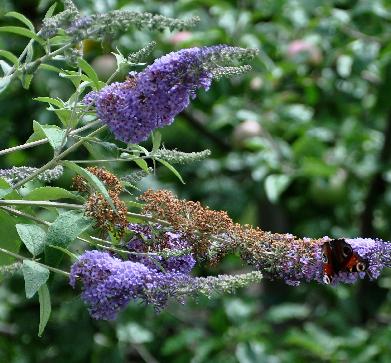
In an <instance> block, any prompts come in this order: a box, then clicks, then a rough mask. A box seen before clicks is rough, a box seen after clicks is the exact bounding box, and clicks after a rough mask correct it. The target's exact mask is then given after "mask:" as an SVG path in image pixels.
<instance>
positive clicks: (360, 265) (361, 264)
mask: <svg viewBox="0 0 391 363" xmlns="http://www.w3.org/2000/svg"><path fill="white" fill-rule="evenodd" d="M366 268H367V266H366V265H365V263H364V262H358V263H357V265H356V269H357V271H358V272H363V271H365V269H366Z"/></svg>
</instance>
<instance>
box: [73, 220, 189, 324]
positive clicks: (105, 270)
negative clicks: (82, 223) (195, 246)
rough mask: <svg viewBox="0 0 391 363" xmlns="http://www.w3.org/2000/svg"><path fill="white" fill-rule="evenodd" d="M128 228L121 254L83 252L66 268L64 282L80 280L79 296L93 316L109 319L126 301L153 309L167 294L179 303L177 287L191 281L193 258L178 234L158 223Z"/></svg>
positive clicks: (186, 284) (162, 301) (180, 300)
mask: <svg viewBox="0 0 391 363" xmlns="http://www.w3.org/2000/svg"><path fill="white" fill-rule="evenodd" d="M128 228H129V231H130V232H132V234H133V236H132V238H131V239H130V240H129V241H128V242H126V243H125V244H124V245H123V248H124V249H126V250H127V251H128V254H127V255H126V258H124V257H123V256H122V258H121V256H119V255H118V256H113V254H109V253H107V252H100V251H88V252H86V253H84V254H83V255H82V256H81V257H80V259H79V260H78V261H77V262H76V263H75V264H73V266H72V268H71V276H70V284H71V285H72V286H75V284H76V281H77V280H80V281H81V283H82V291H83V292H82V295H81V296H82V299H83V300H84V302H85V303H86V304H87V305H88V307H89V310H90V313H91V316H92V317H94V318H96V319H105V320H110V319H114V318H115V317H116V316H117V314H118V312H120V311H121V310H122V309H123V308H124V307H126V305H127V304H128V303H129V302H130V301H132V300H134V301H137V300H140V301H143V302H145V303H147V304H151V305H153V306H154V307H155V309H156V310H160V309H162V308H163V307H164V306H165V305H166V304H167V301H168V299H169V298H174V299H176V300H177V301H179V302H183V298H184V294H182V293H180V291H183V288H184V286H188V285H191V283H190V282H191V281H192V278H191V276H190V275H189V274H190V271H191V270H192V269H193V267H194V265H195V260H194V258H193V257H192V255H191V254H190V252H189V251H188V250H186V249H187V247H188V244H187V242H186V240H185V239H184V238H183V236H181V235H180V234H176V233H171V232H168V231H163V230H162V229H161V227H160V226H155V227H154V228H152V227H151V226H148V225H137V224H130V225H129V226H128ZM169 252H174V253H173V254H172V255H170V253H169Z"/></svg>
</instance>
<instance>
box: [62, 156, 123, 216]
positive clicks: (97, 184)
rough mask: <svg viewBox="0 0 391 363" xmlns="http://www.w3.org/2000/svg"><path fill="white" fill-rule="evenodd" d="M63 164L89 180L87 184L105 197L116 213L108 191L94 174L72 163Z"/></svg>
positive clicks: (65, 162) (64, 162)
mask: <svg viewBox="0 0 391 363" xmlns="http://www.w3.org/2000/svg"><path fill="white" fill-rule="evenodd" d="M62 164H63V165H64V166H65V167H67V168H69V169H71V170H73V171H74V172H76V173H77V174H80V175H81V176H82V177H83V178H84V179H86V180H87V182H88V183H89V184H90V185H91V186H92V187H93V188H94V189H95V190H96V191H97V192H99V193H101V194H102V195H103V197H104V198H105V199H106V200H107V202H108V203H109V204H110V207H111V208H112V209H113V210H114V211H116V208H115V206H114V204H113V201H112V200H111V197H110V195H109V193H108V192H107V189H106V187H105V185H104V184H103V183H102V182H101V181H100V180H99V179H98V178H97V177H96V176H95V175H94V174H92V173H90V172H89V171H88V170H86V169H84V168H82V167H81V166H79V165H77V164H75V163H73V162H71V161H68V160H66V161H63V162H62Z"/></svg>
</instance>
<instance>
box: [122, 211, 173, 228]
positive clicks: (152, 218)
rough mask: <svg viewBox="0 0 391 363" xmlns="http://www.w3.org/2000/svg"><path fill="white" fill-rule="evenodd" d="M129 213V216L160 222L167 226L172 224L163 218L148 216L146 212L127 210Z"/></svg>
mask: <svg viewBox="0 0 391 363" xmlns="http://www.w3.org/2000/svg"><path fill="white" fill-rule="evenodd" d="M127 215H128V216H129V217H135V218H139V219H141V220H143V221H147V222H155V223H159V224H161V225H162V226H166V227H169V226H170V223H169V222H167V221H163V220H162V219H157V218H154V217H150V216H146V215H145V214H139V213H133V212H127Z"/></svg>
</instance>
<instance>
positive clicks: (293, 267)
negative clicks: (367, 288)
mask: <svg viewBox="0 0 391 363" xmlns="http://www.w3.org/2000/svg"><path fill="white" fill-rule="evenodd" d="M280 236H281V235H280ZM284 239H285V241H284V243H285V246H284V247H286V248H279V249H278V250H277V249H276V250H275V251H273V252H272V254H271V255H269V257H266V258H264V259H260V258H259V256H258V255H257V254H256V255H253V256H252V259H251V260H250V259H249V256H245V257H244V258H245V259H246V260H247V261H248V262H249V263H250V264H253V265H254V266H255V267H256V268H257V269H259V270H260V271H263V272H264V273H265V275H266V276H267V275H269V276H271V277H277V278H281V279H283V280H284V281H285V283H287V284H288V285H293V286H297V285H299V284H300V282H302V281H307V282H309V281H316V282H319V283H322V284H323V283H325V281H324V271H323V267H324V261H323V260H322V245H323V244H324V243H326V242H329V241H331V239H330V238H329V237H323V238H321V239H319V240H317V241H316V243H313V240H311V239H309V238H304V239H303V240H297V239H295V238H294V236H292V235H289V234H286V235H284ZM344 241H345V242H346V243H348V244H349V245H350V246H351V248H352V251H353V253H354V254H355V255H357V256H359V258H360V260H361V261H365V263H366V269H365V271H362V272H358V271H339V272H338V271H337V272H335V274H334V276H333V277H332V282H331V284H332V285H333V286H335V285H338V284H339V283H348V284H353V283H355V282H356V281H357V280H359V279H363V278H365V277H366V276H368V277H369V279H371V280H373V279H377V278H378V277H379V276H380V273H381V271H382V270H383V269H384V268H387V267H391V243H390V242H385V241H382V240H379V239H370V238H354V239H348V238H346V239H344ZM303 244H305V247H304V250H305V253H303ZM250 258H251V257H250Z"/></svg>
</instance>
